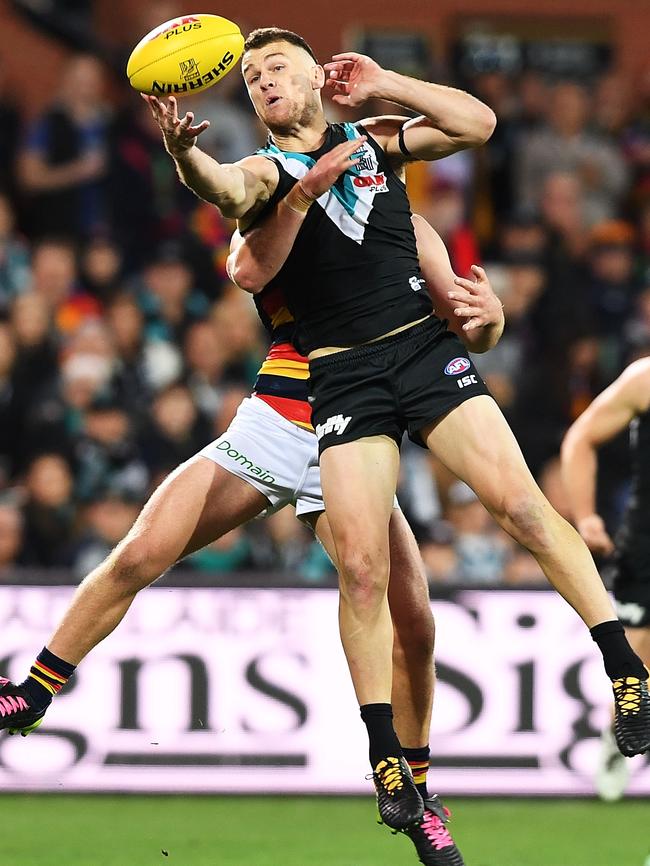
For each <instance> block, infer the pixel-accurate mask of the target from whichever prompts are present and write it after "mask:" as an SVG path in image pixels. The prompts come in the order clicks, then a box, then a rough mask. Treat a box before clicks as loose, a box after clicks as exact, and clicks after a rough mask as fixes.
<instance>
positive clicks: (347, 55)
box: [332, 51, 363, 61]
mask: <svg viewBox="0 0 650 866" xmlns="http://www.w3.org/2000/svg"><path fill="white" fill-rule="evenodd" d="M362 57H363V55H362V54H358V53H357V52H356V51H343V52H341V54H332V60H352V61H356V60H361V58H362Z"/></svg>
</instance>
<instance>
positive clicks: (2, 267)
mask: <svg viewBox="0 0 650 866" xmlns="http://www.w3.org/2000/svg"><path fill="white" fill-rule="evenodd" d="M14 222H15V220H14V212H13V210H12V207H11V203H10V201H9V199H8V198H7V196H6V195H2V194H0V314H2V315H6V314H7V311H8V309H9V306H10V305H11V302H12V301H13V299H14V298H15V297H16V296H17V295H19V294H20V293H21V292H23V291H25V290H26V289H27V286H28V284H29V279H30V271H29V249H28V246H27V244H26V243H25V242H24V241H23V239H22V238H20V237H18V236H17V235H16V233H15V231H14Z"/></svg>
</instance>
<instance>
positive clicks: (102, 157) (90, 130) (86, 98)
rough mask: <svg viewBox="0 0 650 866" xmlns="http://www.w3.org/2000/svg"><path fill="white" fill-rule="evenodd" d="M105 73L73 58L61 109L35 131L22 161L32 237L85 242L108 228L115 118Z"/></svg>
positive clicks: (43, 119) (83, 59)
mask: <svg viewBox="0 0 650 866" xmlns="http://www.w3.org/2000/svg"><path fill="white" fill-rule="evenodd" d="M104 84H105V83H104V71H103V68H102V66H101V64H100V62H99V61H98V60H96V59H95V58H94V57H90V56H88V55H79V56H76V57H73V58H72V59H71V60H70V61H69V63H68V65H67V67H66V69H65V72H64V74H63V78H62V80H61V82H60V87H59V96H58V99H57V100H56V102H55V103H53V104H52V106H51V107H50V108H49V109H48V110H47V111H46V112H45V113H44V114H43V115H42V116H41V117H39V118H38V119H37V120H36V121H35V123H34V124H33V125H32V126H31V128H30V130H29V132H28V134H27V138H26V140H25V142H24V143H23V146H22V148H21V151H20V154H19V160H18V176H19V181H20V186H21V190H22V192H23V194H24V197H25V201H26V204H27V223H26V224H27V226H28V228H29V231H30V233H31V235H32V236H34V237H40V236H43V235H48V234H52V233H57V234H61V235H68V236H70V237H72V238H77V239H81V238H84V237H88V236H89V235H92V234H94V233H95V232H96V231H97V230H99V229H102V228H103V227H105V225H106V222H107V218H108V212H107V200H106V180H107V174H108V130H109V115H108V110H107V104H106V102H105V100H104Z"/></svg>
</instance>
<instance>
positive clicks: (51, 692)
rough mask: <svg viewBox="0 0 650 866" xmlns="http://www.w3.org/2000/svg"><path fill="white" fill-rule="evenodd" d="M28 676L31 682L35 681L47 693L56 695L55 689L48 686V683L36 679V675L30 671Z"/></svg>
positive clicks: (38, 678)
mask: <svg viewBox="0 0 650 866" xmlns="http://www.w3.org/2000/svg"><path fill="white" fill-rule="evenodd" d="M29 675H30V677H31V678H32V679H33V680H36V682H39V683H40V684H41V685H42V686H43V687H44V688H46V689H47V690H48V692H50V694H52V695H55V694H56V689H55V688H54V687H53V686H52V685H50V683H46V682H45V680H42V679H41V678H40V677H37V676H36V674H33V673H32V672H31V671H30V672H29Z"/></svg>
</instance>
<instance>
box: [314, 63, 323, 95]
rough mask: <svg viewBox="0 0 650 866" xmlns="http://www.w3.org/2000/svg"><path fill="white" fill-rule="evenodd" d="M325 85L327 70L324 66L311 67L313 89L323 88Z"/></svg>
mask: <svg viewBox="0 0 650 866" xmlns="http://www.w3.org/2000/svg"><path fill="white" fill-rule="evenodd" d="M323 87H325V70H324V69H323V67H322V66H312V68H311V89H312V90H322V89H323Z"/></svg>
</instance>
